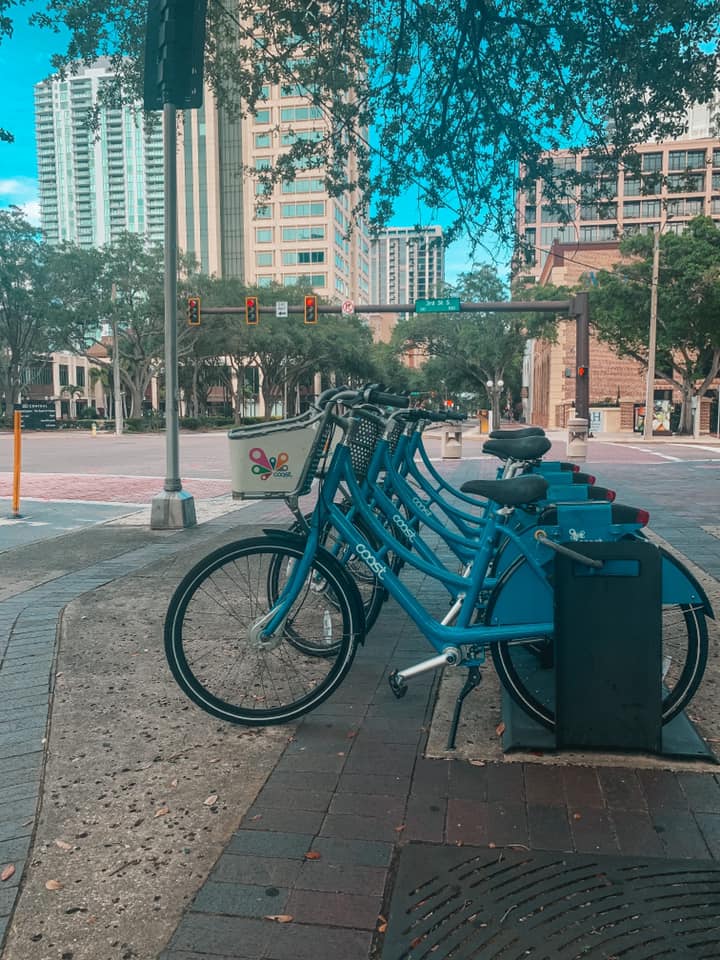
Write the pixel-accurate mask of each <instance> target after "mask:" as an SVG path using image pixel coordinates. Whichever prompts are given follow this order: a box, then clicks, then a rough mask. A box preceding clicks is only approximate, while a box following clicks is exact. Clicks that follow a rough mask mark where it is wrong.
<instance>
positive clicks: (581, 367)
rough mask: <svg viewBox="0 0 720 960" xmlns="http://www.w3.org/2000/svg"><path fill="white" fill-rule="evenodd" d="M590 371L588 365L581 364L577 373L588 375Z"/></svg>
mask: <svg viewBox="0 0 720 960" xmlns="http://www.w3.org/2000/svg"><path fill="white" fill-rule="evenodd" d="M587 373H588V368H587V367H586V366H580V367H578V368H577V375H578V376H579V377H586V376H587Z"/></svg>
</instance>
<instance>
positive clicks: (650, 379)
mask: <svg viewBox="0 0 720 960" xmlns="http://www.w3.org/2000/svg"><path fill="white" fill-rule="evenodd" d="M659 275H660V228H659V227H656V228H655V230H654V232H653V264H652V280H651V282H650V338H649V342H648V369H647V389H646V391H645V423H644V425H643V440H652V433H653V419H654V414H655V351H656V344H657V301H658V277H659Z"/></svg>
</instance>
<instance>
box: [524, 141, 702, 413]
mask: <svg viewBox="0 0 720 960" xmlns="http://www.w3.org/2000/svg"><path fill="white" fill-rule="evenodd" d="M637 152H638V154H639V155H640V170H641V173H640V175H639V176H638V175H636V174H633V175H631V174H630V173H629V172H627V171H624V170H621V171H620V172H619V175H618V176H617V178H612V180H608V179H606V180H605V182H604V191H603V192H604V195H606V196H608V197H610V198H612V199H608V200H605V201H603V202H601V203H600V202H592V203H590V202H584V201H583V198H582V194H581V192H580V188H578V194H577V196H576V197H573V198H568V200H567V202H565V203H563V204H562V205H558V204H557V203H543V181H541V180H538V181H537V183H536V186H535V189H534V190H532V191H529V192H525V193H522V194H520V195H519V196H518V201H517V209H518V229H519V233H520V236H521V238H522V239H523V240H524V242H525V244H526V250H527V254H526V257H525V262H524V263H523V264H521V265H516V269H515V276H514V281H515V282H516V283H524V284H535V283H538V284H556V285H558V286H568V287H573V286H576V285H578V284H580V283H584V284H587V283H588V282H590V283H592V275H593V274H594V273H595V272H596V271H599V270H607V269H610V268H612V266H613V264H615V263H617V262H618V261H619V260H620V259H621V256H620V249H619V241H620V239H621V238H622V237H624V236H628V235H630V234H632V233H636V232H648V231H651V230H655V229H659V230H662V231H665V232H670V231H672V232H674V233H682V232H683V230H684V229H685V225H686V224H687V222H688V221H689V220H691V219H693V217H696V216H699V215H701V214H702V215H705V216H709V217H712V218H713V219H714V220H715V222H716V223H717V224H718V226H719V227H720V141H718V139H717V138H711V137H707V136H705V137H702V138H700V139H693V140H678V141H669V142H666V143H648V144H642V145H640V146H639V147H638V148H637ZM552 157H553V161H554V166H556V167H557V169H558V170H561V169H562V170H568V169H574V170H575V171H577V172H580V171H582V172H588V171H591V172H592V169H593V160H592V158H591V157H590V156H588V155H587V154H581V155H576V154H574V153H571V152H570V151H558V152H557V153H555V154H552ZM560 208H562V210H561V209H560ZM648 325H649V318H648ZM575 368H576V362H575V324H574V322H572V321H569V320H568V321H563V322H561V323H560V324H559V326H558V340H557V343H555V344H551V343H547V342H544V341H532V342H531V343H530V344H529V345H528V356H527V357H526V363H525V370H526V383H525V388H526V390H525V392H526V393H527V398H526V400H525V415H526V418H527V419H531V420H532V421H533V422H535V423H538V424H541V425H543V426H547V427H563V426H565V424H566V422H567V419H568V416H569V415H570V411H571V410H572V404H573V400H574V397H575V381H574V377H575ZM589 370H590V376H589V387H590V406H591V408H592V407H593V405H594V404H595V405H596V409H595V410H594V411H592V409H591V429H595V430H605V431H613V430H619V429H628V430H632V429H633V425H634V422H635V418H634V409H635V407H636V406H637V405H638V404H644V402H645V393H646V375H645V370H644V368H643V366H642V365H641V364H638V363H637V362H635V361H633V360H630V359H627V358H621V357H619V356H618V355H617V354H616V353H615V352H614V351H613V350H612V349H611V348H610V347H609V346H608V345H607V344H603V343H600V341H598V340H597V338H596V337H594V336H592V335H591V340H590V363H589ZM655 400H656V402H657V401H660V400H663V401H667V402H668V403H675V402H678V401H679V400H680V395H679V392H678V391H675V392H673V391H672V389H671V388H670V385H669V384H668V383H667V381H663V380H658V379H656V381H655ZM598 404H600V405H601V406H599V407H598V406H597V405H598ZM609 404H616V406H615V407H614V408H612V407H610V406H609ZM710 406H711V402H710V400H707V399H704V400H703V402H702V404H701V431H706V430H708V429H709V419H710V416H709V414H710Z"/></svg>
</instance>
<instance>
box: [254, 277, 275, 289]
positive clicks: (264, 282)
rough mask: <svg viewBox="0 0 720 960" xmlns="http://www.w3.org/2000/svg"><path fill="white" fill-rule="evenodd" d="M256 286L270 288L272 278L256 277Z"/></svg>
mask: <svg viewBox="0 0 720 960" xmlns="http://www.w3.org/2000/svg"><path fill="white" fill-rule="evenodd" d="M257 285H258V286H259V287H271V286H272V285H273V278H272V277H258V278H257Z"/></svg>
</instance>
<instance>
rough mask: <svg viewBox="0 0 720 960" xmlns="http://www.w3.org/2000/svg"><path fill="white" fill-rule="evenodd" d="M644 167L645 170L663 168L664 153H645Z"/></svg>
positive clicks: (643, 158) (643, 157)
mask: <svg viewBox="0 0 720 960" xmlns="http://www.w3.org/2000/svg"><path fill="white" fill-rule="evenodd" d="M642 169H643V170H644V171H645V170H647V171H652V170H662V154H661V153H644V154H643V155H642Z"/></svg>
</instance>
